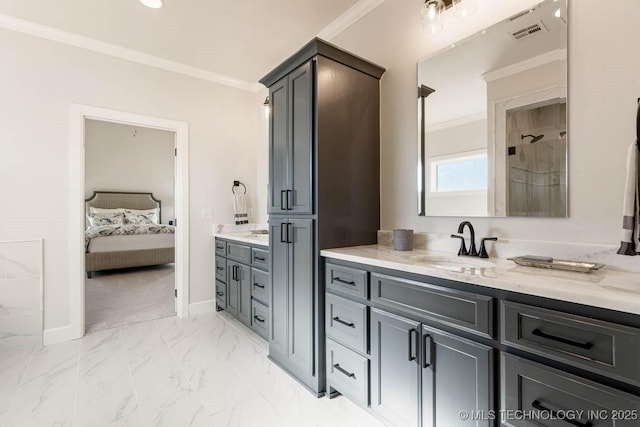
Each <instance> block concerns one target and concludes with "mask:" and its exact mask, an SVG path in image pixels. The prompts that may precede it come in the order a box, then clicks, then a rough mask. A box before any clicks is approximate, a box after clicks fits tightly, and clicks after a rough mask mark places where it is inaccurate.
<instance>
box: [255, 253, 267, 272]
mask: <svg viewBox="0 0 640 427" xmlns="http://www.w3.org/2000/svg"><path fill="white" fill-rule="evenodd" d="M251 265H252V266H253V267H257V268H261V269H263V270H266V271H269V251H268V250H264V249H257V248H251Z"/></svg>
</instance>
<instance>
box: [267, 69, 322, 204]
mask: <svg viewBox="0 0 640 427" xmlns="http://www.w3.org/2000/svg"><path fill="white" fill-rule="evenodd" d="M312 82H313V67H312V63H311V61H309V62H307V63H305V64H303V65H302V66H300V67H298V68H297V69H296V70H294V71H292V72H291V73H290V74H289V75H288V76H286V77H284V78H283V79H281V80H280V81H278V82H277V83H275V84H274V85H273V86H272V87H271V88H270V89H269V102H270V104H271V109H272V111H271V127H270V129H271V135H270V140H271V141H272V143H271V144H270V151H271V152H270V155H269V159H270V168H269V171H270V174H271V179H270V183H271V185H270V186H269V189H270V190H269V191H270V198H269V200H270V203H269V213H270V214H287V215H289V214H311V213H313V212H312V199H311V153H312V141H313V139H312V130H313V117H312V96H313V86H312Z"/></svg>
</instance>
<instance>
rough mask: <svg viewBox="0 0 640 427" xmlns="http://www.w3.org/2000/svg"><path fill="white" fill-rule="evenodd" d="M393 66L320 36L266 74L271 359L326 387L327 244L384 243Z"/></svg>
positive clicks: (316, 388) (318, 389)
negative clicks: (383, 114)
mask: <svg viewBox="0 0 640 427" xmlns="http://www.w3.org/2000/svg"><path fill="white" fill-rule="evenodd" d="M384 71H385V70H384V69H383V68H381V67H379V66H377V65H375V64H373V63H371V62H369V61H366V60H364V59H362V58H359V57H357V56H354V55H352V54H350V53H348V52H346V51H344V50H342V49H340V48H338V47H336V46H333V45H331V44H329V43H327V42H324V41H322V40H320V39H317V38H316V39H313V40H312V41H311V42H309V43H308V44H307V45H305V46H304V47H303V48H302V49H300V50H299V51H298V52H296V53H295V54H294V55H292V56H291V57H290V58H288V59H287V60H286V61H284V62H283V63H282V64H281V65H279V66H278V67H276V68H275V69H274V70H273V71H271V72H270V73H269V74H267V75H266V76H265V77H263V78H262V79H261V80H260V83H262V84H264V85H265V86H266V87H268V88H269V100H270V117H269V232H270V243H269V249H270V252H271V256H270V259H271V265H270V269H271V270H270V271H271V294H270V296H269V302H270V305H269V310H270V319H269V320H270V321H269V337H268V338H269V357H270V359H271V360H272V361H273V362H275V363H276V364H278V365H279V366H280V367H282V368H283V369H285V370H286V371H287V372H288V373H289V374H291V375H292V376H293V377H295V378H296V379H297V380H298V381H299V382H301V383H302V384H303V385H305V386H306V387H307V388H308V389H309V390H311V391H312V392H313V393H315V394H318V395H319V394H321V393H323V392H324V391H325V390H324V389H325V367H324V366H325V360H324V358H325V357H324V354H325V335H324V330H325V323H324V322H325V320H324V311H325V307H324V266H323V265H322V262H321V258H320V251H321V250H322V249H326V248H335V247H344V246H357V245H367V244H375V243H376V241H377V231H378V228H379V227H380V78H381V77H382V74H383V73H384Z"/></svg>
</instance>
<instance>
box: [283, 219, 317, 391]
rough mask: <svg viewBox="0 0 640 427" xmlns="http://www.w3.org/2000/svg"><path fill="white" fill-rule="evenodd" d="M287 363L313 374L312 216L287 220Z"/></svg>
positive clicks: (302, 375) (305, 375) (299, 371)
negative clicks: (310, 217)
mask: <svg viewBox="0 0 640 427" xmlns="http://www.w3.org/2000/svg"><path fill="white" fill-rule="evenodd" d="M288 235H289V242H290V243H289V280H288V297H289V306H288V317H289V320H288V325H289V346H288V358H289V367H290V368H291V370H292V371H294V372H296V373H298V374H299V375H300V376H301V377H303V378H304V377H309V376H312V375H313V374H314V371H313V365H314V346H313V341H314V340H313V338H314V334H313V324H314V322H313V317H314V316H313V312H314V311H313V301H314V297H313V288H314V287H313V276H314V261H313V260H314V256H313V253H314V250H313V220H310V219H291V220H289V233H288Z"/></svg>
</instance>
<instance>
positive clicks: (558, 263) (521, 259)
mask: <svg viewBox="0 0 640 427" xmlns="http://www.w3.org/2000/svg"><path fill="white" fill-rule="evenodd" d="M507 259H509V260H511V261H513V262H515V263H516V264H518V265H522V266H525V267H536V268H549V269H554V270H566V271H577V272H580V273H591V272H592V271H595V270H599V269H601V268H602V267H604V264H600V263H596V262H584V261H567V260H563V259H553V258H551V257H544V256H536V255H522V256H518V257H513V258H507Z"/></svg>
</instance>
